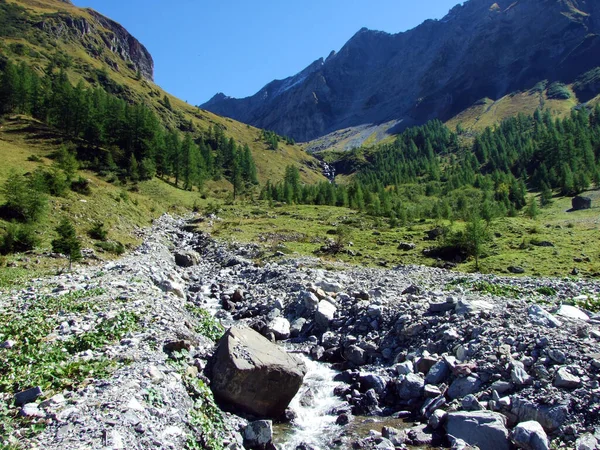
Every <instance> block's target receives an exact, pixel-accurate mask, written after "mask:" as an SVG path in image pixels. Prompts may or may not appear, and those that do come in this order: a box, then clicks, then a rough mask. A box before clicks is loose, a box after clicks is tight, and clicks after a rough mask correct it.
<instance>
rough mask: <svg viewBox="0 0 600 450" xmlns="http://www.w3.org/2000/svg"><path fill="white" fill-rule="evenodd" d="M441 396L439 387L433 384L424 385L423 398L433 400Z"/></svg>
mask: <svg viewBox="0 0 600 450" xmlns="http://www.w3.org/2000/svg"><path fill="white" fill-rule="evenodd" d="M441 394H442V391H441V390H440V388H439V387H437V386H435V385H433V384H426V385H425V388H424V390H423V395H424V396H425V398H435V397H438V396H439V395H441Z"/></svg>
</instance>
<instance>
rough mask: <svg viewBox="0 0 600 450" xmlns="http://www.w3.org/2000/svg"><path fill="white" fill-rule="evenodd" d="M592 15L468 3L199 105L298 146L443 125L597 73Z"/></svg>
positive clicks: (368, 34) (360, 36)
mask: <svg viewBox="0 0 600 450" xmlns="http://www.w3.org/2000/svg"><path fill="white" fill-rule="evenodd" d="M599 14H600V5H598V2H593V1H589V0H587V1H586V0H570V1H559V0H550V1H548V0H528V1H519V2H515V1H513V0H498V1H497V2H496V3H494V2H492V1H488V0H470V1H468V2H465V3H464V4H463V5H458V6H456V7H454V8H453V9H452V10H451V11H450V12H449V14H448V15H447V16H446V17H444V18H443V19H442V20H439V21H437V20H428V21H426V22H424V23H423V24H422V25H420V26H418V27H416V28H414V29H412V30H409V31H406V32H403V33H398V34H388V33H383V32H378V31H371V30H368V29H366V28H365V29H362V30H360V31H359V32H358V33H357V34H356V35H355V36H354V37H352V38H351V39H350V40H349V41H348V42H347V43H346V45H344V47H343V48H342V49H341V50H340V51H339V52H338V53H335V54H332V55H330V56H329V57H328V58H327V59H326V60H323V59H319V60H317V61H315V62H314V63H313V64H311V65H310V66H309V67H307V68H306V69H305V70H304V71H303V72H301V73H299V74H297V75H294V76H292V77H289V78H286V79H284V80H277V81H273V82H271V83H269V84H268V85H266V86H265V87H264V88H263V89H261V90H260V91H259V92H258V93H256V94H255V95H253V96H251V97H247V98H244V99H234V98H229V97H225V96H224V95H223V94H219V95H217V96H215V97H213V98H212V99H211V100H210V101H208V102H207V103H205V104H204V105H202V107H203V108H205V109H208V110H210V111H212V112H215V113H217V114H221V115H225V116H228V117H231V118H234V119H236V120H240V121H242V122H246V123H250V124H252V125H255V126H258V127H261V128H267V129H272V130H274V131H277V132H278V133H280V134H284V135H288V136H291V137H293V138H295V139H296V140H298V141H308V140H312V139H315V138H317V137H319V136H323V135H326V134H328V133H331V132H333V131H335V130H342V129H346V128H348V127H357V126H361V125H364V124H384V123H389V125H388V128H390V127H391V128H392V129H391V130H388V131H390V132H391V131H396V130H400V129H402V128H403V127H405V126H409V125H412V124H418V123H422V122H424V121H427V120H429V119H434V118H438V119H441V120H445V119H448V118H450V117H452V116H453V115H454V114H456V113H457V112H460V111H462V110H463V109H465V108H466V107H469V106H471V105H473V104H474V103H475V102H477V101H478V100H480V99H482V98H485V97H489V98H492V99H498V98H500V97H502V96H504V95H506V94H508V93H511V92H514V91H516V90H522V89H530V88H532V87H533V86H534V85H535V84H536V83H537V82H539V81H541V80H544V79H548V80H551V81H557V80H560V81H564V82H572V81H574V79H575V78H576V77H577V76H578V75H579V74H582V73H584V72H586V71H588V70H590V69H592V68H594V67H596V66H598V65H600V38H599V37H598V35H599V34H600V21H598V15H599ZM368 135H370V133H367V135H366V136H365V138H366V137H367V136H368Z"/></svg>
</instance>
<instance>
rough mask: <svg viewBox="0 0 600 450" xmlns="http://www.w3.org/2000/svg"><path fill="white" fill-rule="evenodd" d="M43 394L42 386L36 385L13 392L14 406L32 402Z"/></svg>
mask: <svg viewBox="0 0 600 450" xmlns="http://www.w3.org/2000/svg"><path fill="white" fill-rule="evenodd" d="M42 395H44V393H43V392H42V388H41V387H39V386H37V387H33V388H30V389H27V390H25V391H22V392H19V393H17V394H15V406H23V405H25V404H27V403H31V402H34V401H36V400H37V399H38V397H41V396H42Z"/></svg>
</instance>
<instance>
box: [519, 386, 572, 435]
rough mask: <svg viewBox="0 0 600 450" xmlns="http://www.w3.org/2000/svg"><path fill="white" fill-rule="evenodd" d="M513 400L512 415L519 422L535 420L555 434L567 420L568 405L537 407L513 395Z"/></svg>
mask: <svg viewBox="0 0 600 450" xmlns="http://www.w3.org/2000/svg"><path fill="white" fill-rule="evenodd" d="M510 400H511V413H512V414H514V415H515V416H516V417H517V420H518V421H519V422H527V421H530V420H535V421H536V422H539V423H540V425H542V427H544V430H546V431H547V432H553V431H555V430H557V429H558V428H560V427H561V426H562V424H563V423H564V422H565V420H566V419H567V414H568V412H569V410H568V407H567V405H564V404H558V405H554V406H551V405H537V404H535V403H533V402H531V401H529V400H526V399H523V398H521V397H519V396H517V395H513V396H511V398H510Z"/></svg>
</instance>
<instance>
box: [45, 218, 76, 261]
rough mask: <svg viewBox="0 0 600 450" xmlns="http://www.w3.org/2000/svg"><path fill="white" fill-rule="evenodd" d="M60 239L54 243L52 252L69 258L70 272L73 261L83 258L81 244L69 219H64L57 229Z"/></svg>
mask: <svg viewBox="0 0 600 450" xmlns="http://www.w3.org/2000/svg"><path fill="white" fill-rule="evenodd" d="M56 233H57V234H58V237H57V238H56V239H54V240H53V241H52V251H53V252H56V253H62V254H63V255H65V256H67V257H68V258H69V270H71V267H72V264H73V261H78V260H80V259H81V258H82V254H81V242H80V240H79V238H78V237H77V234H76V232H75V227H74V226H73V224H72V223H71V222H70V221H69V219H67V218H66V217H63V218H62V219H61V221H60V223H59V225H58V226H57V227H56Z"/></svg>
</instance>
